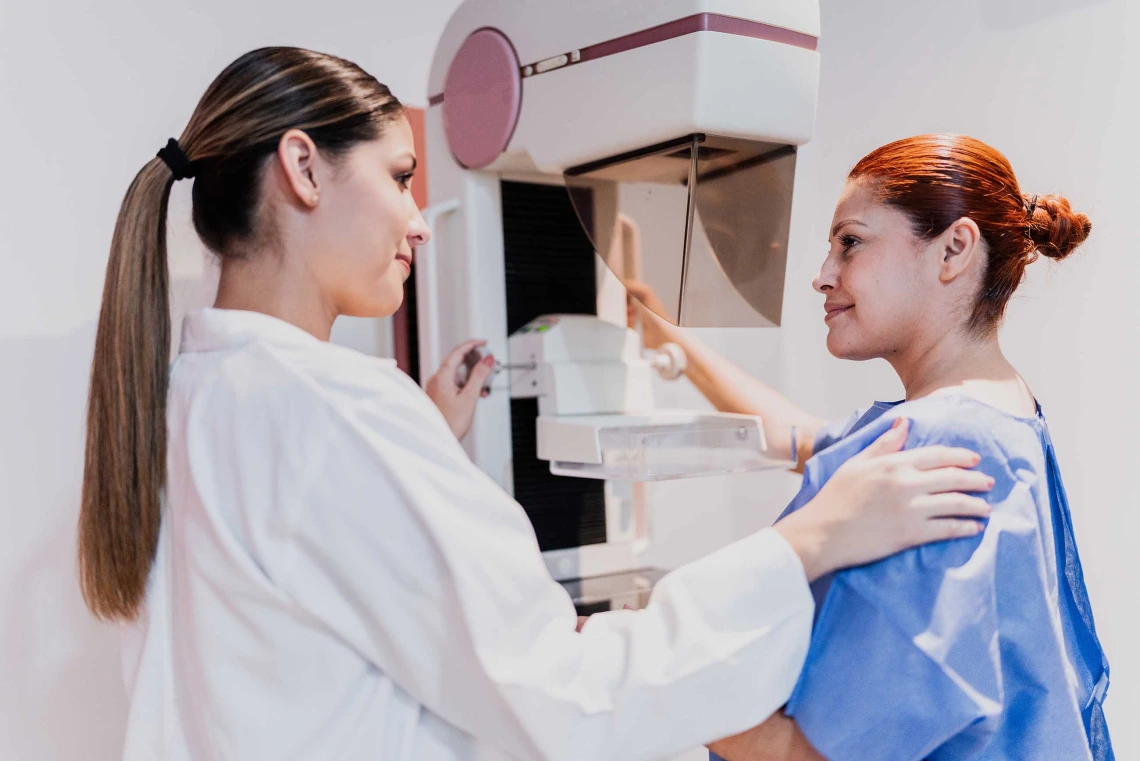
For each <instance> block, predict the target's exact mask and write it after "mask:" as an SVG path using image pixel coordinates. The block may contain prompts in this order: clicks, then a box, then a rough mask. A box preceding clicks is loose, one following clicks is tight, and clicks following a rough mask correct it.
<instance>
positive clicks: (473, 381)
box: [424, 339, 495, 439]
mask: <svg viewBox="0 0 1140 761" xmlns="http://www.w3.org/2000/svg"><path fill="white" fill-rule="evenodd" d="M486 343H487V342H486V341H481V340H475V339H473V340H471V341H465V342H464V343H461V344H460V345H459V346H457V347H455V349H453V350H452V352H451V353H450V354H448V355H447V358H446V359H444V360H443V364H442V365H441V366H440V368H439V371H438V372H436V374H435V375H433V376H431V377H430V378H428V381H427V383H426V384H424V391H426V392H427V395H428V397H429V398H430V399H431V400H432V401H433V402H435V406H436V407H439V411H440V412H442V413H443V419H444V420H446V421H447V426H448V427H449V428H450V429H451V431H452V433H454V434H455V437H456V438H458V439H462V438H463V437H464V436H466V435H467V431H468V430H470V429H471V423H472V422H473V421H474V420H475V407H476V406H477V405H478V404H479V399H480V398H481V397H483V396H485V395H486V392H485V391H484V388H485V387H486V384H487V380H488V379H489V378H490V377H491V374H492V373H493V372H494V371H495V358H494V356H492V355H490V354H488V355H487V356H485V357H483V358H482V359H480V360H479V361H478V362H477V363H476V364H474V365H473V366H472V367H471V368H470V372H469V373H465V375H466V376H467V377H466V382H465V383H464V384H463V385H462V386H461V385H460V380H459V379H460V378H461V377H462V375H464V374H461V373H459V366H460V365H461V364H463V361H464V358H465V357H467V356H468V355H469V354H470V353H471V352H473V351H475V352H477V351H478V350H479V348H480V347H482V346H485V345H486Z"/></svg>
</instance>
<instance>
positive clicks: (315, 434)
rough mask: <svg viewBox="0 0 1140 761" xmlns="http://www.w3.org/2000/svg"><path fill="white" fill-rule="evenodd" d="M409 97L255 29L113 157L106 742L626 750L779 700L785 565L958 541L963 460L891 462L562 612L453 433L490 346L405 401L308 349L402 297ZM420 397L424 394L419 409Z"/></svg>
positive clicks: (784, 648)
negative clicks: (171, 291) (182, 291)
mask: <svg viewBox="0 0 1140 761" xmlns="http://www.w3.org/2000/svg"><path fill="white" fill-rule="evenodd" d="M415 168H416V159H415V153H414V150H413V144H412V138H411V131H410V128H409V126H408V123H407V121H406V120H405V119H404V117H403V114H402V107H401V106H400V104H399V103H398V102H397V101H396V100H395V99H394V98H393V97H392V96H391V94H390V93H389V92H388V90H387V88H385V87H384V86H383V85H381V84H379V83H378V82H377V81H376V80H375V79H373V78H372V77H371V76H369V75H368V74H366V73H365V72H364V71H362V70H360V69H359V68H358V67H356V66H355V65H353V64H351V63H349V62H347V61H344V60H341V59H338V58H334V57H331V56H327V55H322V54H317V53H312V52H309V51H304V50H298V49H293V48H270V49H262V50H257V51H253V52H252V53H249V54H247V55H245V56H242V57H241V58H240V59H238V60H237V61H235V62H234V63H233V64H231V65H230V66H229V67H228V68H226V70H225V71H223V72H222V74H221V75H219V77H218V78H217V79H216V80H215V81H214V82H213V83H212V84H211V85H210V87H209V89H208V90H207V92H206V94H205V95H204V96H203V98H202V100H201V101H200V102H199V104H198V107H197V109H196V110H195V111H194V113H193V115H192V116H191V118H190V122H189V124H188V126H187V127H186V129H185V131H184V132H183V133H182V136H181V138H179V140H177V141H174V140H171V141H170V142H169V143H168V144H167V146H166V147H165V148H164V149H163V150H162V151H160V153H159V157H158V158H156V159H154V160H152V161H150V162H149V163H147V164H146V165H145V166H144V167H143V169H142V170H141V171H140V172H139V174H138V176H137V177H136V178H135V180H134V182H133V183H132V185H131V187H130V189H129V190H128V192H127V195H126V198H125V200H124V201H123V206H122V209H121V211H120V214H119V219H118V223H117V225H116V228H115V233H114V238H113V241H112V244H111V256H110V261H109V264H108V269H107V279H106V285H105V291H104V296H103V305H102V310H101V313H100V318H99V328H98V334H97V338H96V347H95V358H94V364H93V371H92V381H91V395H90V402H89V412H88V432H87V436H88V439H87V455H86V463H85V471H84V482H83V505H82V514H81V519H80V548H79V552H80V556H79V557H80V571H81V574H80V575H81V582H82V587H83V591H84V595H85V597H86V600H87V602H88V604H89V606H90V607H91V609H92V611H93V612H94V613H95V614H96V615H98V616H100V617H103V618H106V619H113V620H119V621H122V622H124V642H125V646H124V669H125V672H126V681H127V686H128V690H129V695H130V715H129V723H128V727H127V735H126V750H125V757H126V758H127V759H178V760H182V759H259V758H265V759H274V761H279V760H281V759H318V758H330V759H333V758H335V759H420V760H422V759H460V758H492V757H510V758H517V759H591V760H592V761H599V760H600V759H606V758H622V759H627V760H631V759H648V758H660V757H665V756H668V755H669V754H671V753H674V752H677V751H680V750H683V749H685V748H687V747H692V746H696V745H698V744H701V743H705V742H709V741H711V740H714V739H717V738H719V737H723V736H726V735H730V734H734V733H737V732H740V731H742V730H744V729H746V728H748V727H750V726H753V725H755V724H758V723H759V722H761V721H763V720H764V719H765V718H766V717H767V716H768V715H770V714H771V713H772V712H773V711H775V710H776V709H777V708H779V707H780V706H781V705H782V704H783V703H784V702H785V700H786V699H787V697H788V695H789V692H790V689H791V686H792V684H793V683H794V681H795V679H796V676H797V673H798V671H799V668H800V665H801V663H802V661H803V658H804V653H805V650H806V648H807V645H808V638H809V633H810V629H811V619H812V611H813V603H812V597H811V595H810V593H809V590H808V582H809V581H810V580H811V579H814V578H816V577H817V576H819V575H820V574H823V573H825V572H828V571H830V570H833V569H836V568H838V567H841V566H846V565H851V564H858V563H862V562H867V561H870V560H872V559H876V558H879V557H882V556H884V555H887V554H890V553H892V552H894V551H897V550H900V549H902V548H904V547H906V546H910V545H913V544H918V543H922V542H926V541H933V540H938V539H945V538H950V537H957V536H965V535H972V534H974V533H976V532H977V524H976V522H975V521H974V520H971V519H970V518H971V517H978V516H982V515H984V514H985V512H986V507H985V506H984V503H982V502H981V501H980V500H978V499H977V498H976V497H972V496H966V495H964V494H961V493H958V492H971V491H978V490H984V489H986V488H988V481H987V479H986V477H985V476H982V475H980V474H978V473H975V472H973V471H972V470H970V469H971V468H972V466H973V465H974V464H975V463H976V461H977V458H976V456H975V455H973V454H972V453H969V452H964V451H961V450H952V449H929V450H920V451H916V452H908V453H896V450H898V449H899V448H900V447H901V445H902V443H903V439H904V438H905V424H903V425H902V426H900V427H899V428H897V429H894V430H893V431H892V432H891V433H889V434H887V435H885V436H884V437H883V439H882V440H880V441H879V442H878V443H877V444H876V445H875V446H874V447H872V449H871V450H869V451H868V453H867V454H866V455H865V456H862V457H860V458H857V459H856V460H853V461H852V462H851V463H850V464H849V465H848V466H845V467H844V468H843V469H842V470H841V471H840V472H839V473H837V474H836V476H835V477H834V478H833V480H832V482H831V483H830V484H829V485H828V486H827V487H826V488H824V489H823V491H822V492H821V493H820V495H819V496H818V497H817V498H816V500H815V501H813V502H812V503H811V504H810V505H809V506H807V507H806V508H805V509H803V510H802V511H801V512H799V513H796V514H795V515H794V516H793V517H792V518H791V519H789V520H787V521H785V522H783V523H782V524H781V525H780V526H778V527H777V528H775V529H768V530H765V531H761V532H759V533H757V534H755V535H753V536H750V537H748V538H746V539H743V540H741V541H739V542H737V543H736V544H733V545H730V546H729V547H726V548H725V549H723V550H721V551H720V552H718V553H716V554H714V555H712V556H709V557H707V558H704V559H703V560H700V561H698V562H696V563H693V564H691V565H689V566H685V567H683V568H680V569H678V570H677V571H674V572H673V573H672V574H670V575H668V576H667V577H666V578H664V579H663V580H662V581H661V582H660V584H659V585H658V587H657V589H656V591H655V592H654V595H653V598H652V600H651V602H650V603H649V605H648V607H647V608H646V609H645V610H643V611H637V612H634V611H622V612H612V613H605V614H600V615H596V616H594V617H593V618H592V619H590V620H589V622H588V623H586V625H585V626H584V627H582V628H581V630H580V631H578V630H577V628H576V623H577V622H576V617H575V613H574V607H573V605H572V604H571V602H570V599H569V597H568V596H567V595H566V593H565V592H564V591H563V590H562V588H561V587H560V586H559V585H558V584H557V583H555V582H554V581H552V580H551V578H550V576H549V575H548V574H547V572H546V569H545V567H544V565H543V562H542V559H541V556H540V553H539V550H538V546H537V543H536V541H535V537H534V534H533V531H532V530H531V527H530V524H529V523H528V521H527V519H526V515H525V513H524V512H523V510H522V509H521V508H520V507H519V506H518V504H517V503H515V502H514V501H513V500H512V499H511V498H510V497H509V496H508V495H506V494H505V493H503V492H502V491H501V490H500V489H499V488H498V487H497V486H496V485H495V484H494V482H492V481H491V480H490V479H489V478H488V477H486V476H485V475H484V474H483V473H482V472H480V471H479V470H478V469H477V468H476V467H475V466H474V465H473V464H472V463H471V462H470V461H469V460H468V459H467V457H466V456H465V453H464V451H463V449H462V448H461V447H460V445H459V443H458V440H457V438H456V435H457V434H458V435H462V433H463V432H464V431H465V430H466V427H467V426H468V425H469V424H470V420H471V416H472V414H473V412H474V408H475V405H476V403H477V399H478V389H479V388H481V385H482V381H483V380H484V379H485V378H486V377H487V375H488V373H489V372H490V369H491V365H490V361H488V362H485V363H484V364H482V365H480V366H479V367H477V368H476V370H475V371H474V373H473V377H472V379H471V380H470V381H469V384H468V386H467V387H466V388H463V389H460V388H457V387H456V385H455V382H454V380H453V378H454V377H455V375H454V371H455V368H456V366H457V364H458V362H459V357H460V356H461V355H462V353H463V351H464V350H465V349H466V348H468V347H460V349H459V350H458V351H457V352H456V353H453V354H452V356H451V357H450V358H449V360H448V361H447V363H446V364H445V366H444V368H443V369H442V370H441V372H440V374H439V375H437V376H436V380H435V382H434V383H433V384H431V386H432V388H433V398H429V397H428V396H427V395H425V394H424V393H423V392H422V391H421V390H420V389H419V388H418V387H417V386H416V385H415V384H414V383H413V382H412V381H411V380H410V379H408V378H407V377H406V376H404V375H403V374H402V373H400V372H399V371H398V370H397V369H396V368H395V367H394V365H393V364H392V363H391V362H388V361H385V360H379V359H375V358H371V357H367V356H364V355H361V354H358V353H356V352H353V351H350V350H347V349H344V348H341V347H337V346H335V345H332V344H330V343H329V342H328V340H327V339H328V337H329V332H330V329H331V327H332V324H333V321H334V320H335V318H336V317H337V316H338V315H341V314H348V315H357V316H377V317H378V316H384V315H390V314H392V313H393V312H394V311H395V310H396V309H397V307H398V306H399V304H400V300H401V297H402V290H403V283H404V280H405V279H406V278H407V276H408V274H409V271H410V265H411V257H412V249H413V247H414V246H416V245H418V244H421V243H423V242H424V241H426V240H427V238H428V236H429V234H430V233H429V231H428V230H427V229H426V228H425V226H424V223H423V220H422V219H421V217H420V215H419V212H418V211H417V209H416V207H415V204H414V203H413V201H412V197H411V194H410V192H409V186H410V183H411V181H412V176H413V174H414V173H415ZM188 177H194V178H195V181H194V187H193V199H194V204H193V206H194V208H193V216H194V224H195V228H196V230H197V231H198V234H199V235H200V236H201V238H202V239H203V241H204V242H205V243H206V245H207V246H209V248H210V249H212V250H213V251H214V252H216V253H217V254H218V255H219V256H220V257H221V261H222V272H221V281H220V286H219V291H218V296H217V302H216V306H215V308H213V309H206V310H202V311H198V312H194V313H192V314H190V315H189V316H188V317H187V318H186V320H185V322H184V324H183V326H182V340H181V347H180V353H179V356H178V357H177V359H176V360H175V361H174V363H173V365H172V366H171V365H170V364H169V347H170V336H169V332H170V325H169V317H168V296H167V266H166V261H165V216H166V206H167V199H168V195H169V190H170V187H171V184H172V183H173V182H174V181H175V180H178V179H182V178H188ZM433 402H434V404H433Z"/></svg>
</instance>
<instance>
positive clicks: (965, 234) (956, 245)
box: [938, 217, 982, 283]
mask: <svg viewBox="0 0 1140 761" xmlns="http://www.w3.org/2000/svg"><path fill="white" fill-rule="evenodd" d="M981 244H982V232H981V230H979V229H978V224H977V223H976V222H975V221H974V220H972V219H970V218H969V217H962V218H961V219H959V220H958V221H956V222H954V224H952V225H950V227H948V228H946V231H945V232H943V233H942V234H941V235H939V236H938V251H939V254H940V259H941V260H940V261H939V263H938V267H939V271H938V279H939V280H941V281H942V282H943V283H949V282H951V281H953V280H954V279H955V278H957V277H958V276H959V275H961V274H962V273H963V272H965V271H967V270H968V269H969V268H970V265H971V264H972V263H973V262H974V259H975V258H977V257H978V256H980V255H981Z"/></svg>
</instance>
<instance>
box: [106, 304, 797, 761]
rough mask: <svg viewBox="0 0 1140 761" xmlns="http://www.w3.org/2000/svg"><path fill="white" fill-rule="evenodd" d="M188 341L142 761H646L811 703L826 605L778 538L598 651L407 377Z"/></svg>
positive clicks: (130, 750)
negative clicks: (813, 643) (805, 682)
mask: <svg viewBox="0 0 1140 761" xmlns="http://www.w3.org/2000/svg"><path fill="white" fill-rule="evenodd" d="M182 336H183V337H182V346H181V353H180V356H179V357H178V359H177V361H176V362H175V363H174V366H173V368H172V371H171V383H170V395H169V407H168V437H169V451H168V472H169V476H168V483H167V489H166V503H165V514H164V516H163V523H162V530H161V536H160V541H159V549H158V554H157V558H156V560H155V563H154V567H153V570H152V571H151V576H150V582H149V587H148V590H147V598H146V607H145V610H144V612H143V614H142V615H141V616H140V618H139V619H138V621H137V622H135V623H134V624H132V625H130V626H129V627H128V628H127V630H126V633H125V649H124V667H125V671H126V677H127V685H128V689H129V694H130V716H129V725H128V729H127V738H126V751H125V758H126V759H128V761H141V760H142V759H147V760H148V761H149V760H150V759H163V760H164V761H165V760H169V761H188V760H189V759H194V761H208V760H211V759H225V760H226V761H229V760H231V759H232V760H237V759H240V760H241V761H247V760H249V759H271V760H272V761H286V760H287V759H338V761H358V760H359V761H364V759H369V761H386V760H388V759H401V760H403V759H415V760H416V761H434V760H435V759H439V760H441V761H442V760H443V759H448V760H451V759H475V758H478V759H489V758H504V757H505V758H514V759H520V760H524V761H531V760H539V759H587V760H588V761H604V760H605V759H621V760H622V761H637V760H638V759H651V758H661V757H665V756H668V755H670V754H672V753H675V752H678V751H681V750H684V749H686V748H690V747H694V746H696V745H699V744H701V743H705V742H709V741H712V740H715V739H717V738H719V737H722V736H725V735H728V734H732V733H735V732H739V731H742V730H744V729H746V728H748V727H750V726H752V725H754V724H756V723H758V722H759V721H761V720H763V719H764V718H765V717H767V716H768V715H769V714H770V713H772V712H773V711H775V710H776V709H777V708H779V707H780V706H781V705H782V704H783V703H784V702H785V701H786V699H787V698H788V696H789V694H790V692H791V688H792V686H793V684H794V682H795V680H796V676H797V675H798V673H799V670H800V666H801V665H802V662H803V658H804V655H805V652H806V649H807V644H808V638H809V635H810V628H811V619H812V613H813V602H812V598H811V595H810V593H809V591H808V587H807V583H806V580H805V578H804V572H803V568H802V566H801V564H800V562H799V560H798V558H797V557H796V555H795V554H794V553H793V552H792V550H791V548H790V547H789V546H788V545H787V543H786V542H785V541H784V540H783V539H782V538H781V537H780V536H779V534H777V533H776V532H774V531H771V530H767V531H761V532H759V533H758V534H755V535H753V536H751V537H749V538H747V539H744V540H742V541H740V542H738V543H736V544H734V545H731V546H729V547H727V548H725V549H723V550H721V551H720V552H718V553H716V554H714V555H712V556H710V557H707V558H705V559H703V560H701V561H699V562H697V563H693V564H691V565H689V566H686V567H683V568H681V569H678V570H677V571H674V572H673V573H671V574H669V575H668V576H666V577H665V578H664V579H662V580H661V582H660V583H659V584H658V586H657V588H656V591H655V592H654V594H653V597H652V599H651V601H650V603H649V606H648V607H647V608H646V609H645V610H643V611H639V612H633V611H621V612H613V613H605V614H602V615H598V616H595V617H594V618H592V619H591V620H590V622H589V623H588V624H587V625H586V626H585V628H584V629H583V630H582V632H581V633H577V632H575V630H574V628H575V623H576V617H575V611H574V607H573V605H572V604H571V601H570V599H569V597H568V596H567V594H566V593H565V591H564V590H563V589H562V587H561V586H560V585H559V584H557V583H556V582H554V581H553V580H552V579H551V578H550V576H549V575H548V573H547V571H546V568H545V566H544V564H543V562H542V558H541V555H540V553H539V549H538V545H537V543H536V541H535V537H534V532H533V530H532V529H531V526H530V523H529V522H528V520H527V518H526V515H525V513H524V512H523V510H522V508H521V507H520V506H519V505H518V503H516V502H515V501H514V500H512V499H511V498H510V497H509V496H507V495H506V494H505V493H503V491H502V490H501V489H499V488H498V486H497V485H496V484H495V483H494V482H493V481H491V480H490V479H489V478H488V477H487V476H486V475H484V474H483V473H482V472H481V471H480V470H479V469H478V468H476V467H475V466H474V465H473V464H472V463H471V462H470V460H469V459H468V458H467V456H466V454H465V452H464V451H463V449H462V447H461V446H460V445H459V443H458V442H457V441H456V440H455V438H454V436H453V435H452V434H451V432H450V431H449V429H448V428H447V425H446V423H445V422H444V420H443V418H442V416H441V415H440V413H439V412H438V410H437V409H436V408H435V406H434V405H433V404H432V403H431V401H430V400H429V399H428V398H427V397H426V396H425V395H424V394H423V392H422V391H420V389H419V388H418V387H417V386H416V385H415V384H414V383H413V382H412V381H411V380H410V379H409V378H408V377H407V376H406V375H404V374H403V373H401V372H400V371H399V370H398V369H397V368H396V367H395V365H394V364H393V363H392V362H390V361H385V360H378V359H375V358H371V357H367V356H364V355H362V354H359V353H357V352H353V351H350V350H348V349H345V348H342V347H338V346H334V345H331V344H328V343H324V342H322V341H319V340H317V339H316V338H314V337H312V336H310V335H309V334H307V333H305V332H304V331H302V330H300V329H299V328H297V327H294V326H292V325H290V324H288V323H285V322H282V321H280V320H277V319H274V318H272V317H268V316H266V315H262V314H255V313H252V312H238V311H225V310H215V309H206V310H202V311H199V312H195V313H192V314H190V315H189V316H188V317H187V318H186V320H185V322H184V325H183V333H182ZM694 509H699V506H694Z"/></svg>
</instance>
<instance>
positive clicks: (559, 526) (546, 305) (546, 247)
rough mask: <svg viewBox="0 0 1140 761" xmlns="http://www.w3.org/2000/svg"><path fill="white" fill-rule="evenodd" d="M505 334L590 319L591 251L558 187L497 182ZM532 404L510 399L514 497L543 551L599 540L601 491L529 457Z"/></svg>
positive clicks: (532, 451) (602, 532) (593, 299)
mask: <svg viewBox="0 0 1140 761" xmlns="http://www.w3.org/2000/svg"><path fill="white" fill-rule="evenodd" d="M502 200H503V247H504V257H505V262H504V264H505V270H506V279H507V283H506V286H507V287H506V291H507V332H508V334H511V333H514V332H515V331H517V330H518V329H519V328H521V327H523V326H524V325H526V324H527V323H528V322H530V321H531V320H533V319H534V318H536V317H539V316H541V315H544V314H597V298H598V297H597V286H596V281H595V272H594V267H595V265H594V257H595V254H594V247H593V245H592V244H591V243H590V239H589V238H588V237H587V236H586V234H585V233H584V232H583V230H582V225H581V224H580V223H579V221H578V217H577V215H576V214H575V212H574V206H573V205H572V204H571V203H570V197H569V194H568V193H567V192H566V188H563V187H559V186H552V185H535V184H530V183H521V182H504V183H502ZM537 417H538V400H536V399H512V400H511V439H512V449H513V451H512V458H513V469H514V488H515V499H517V500H518V501H519V503H520V504H521V505H522V506H523V508H524V509H525V510H526V512H527V515H528V516H529V517H530V520H531V523H532V524H533V525H534V530H535V533H536V534H537V535H538V544H539V547H540V548H541V549H542V550H543V551H546V550H558V549H565V548H567V547H577V546H579V545H583V544H598V543H601V542H604V541H606V506H605V491H604V489H605V485H604V483H603V482H601V481H595V480H592V479H585V478H566V477H563V476H555V475H552V474H551V472H550V464H549V463H547V462H544V461H542V460H539V459H538V458H537V457H536V456H535V455H536V451H537V441H536V433H535V423H534V421H535V418H537Z"/></svg>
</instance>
